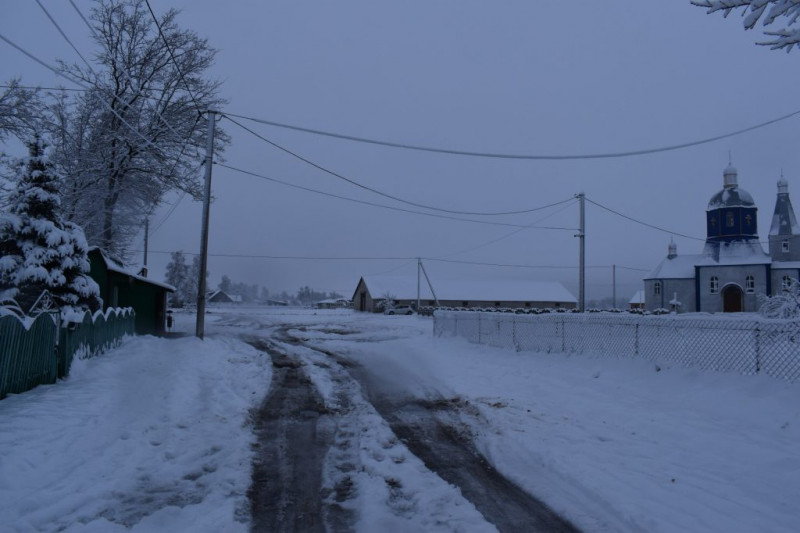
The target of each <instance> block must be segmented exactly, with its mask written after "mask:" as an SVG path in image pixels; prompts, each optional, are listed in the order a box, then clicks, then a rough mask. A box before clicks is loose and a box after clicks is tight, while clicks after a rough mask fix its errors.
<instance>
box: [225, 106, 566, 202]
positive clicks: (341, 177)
mask: <svg viewBox="0 0 800 533" xmlns="http://www.w3.org/2000/svg"><path fill="white" fill-rule="evenodd" d="M222 116H223V117H225V118H227V119H228V120H230V121H231V122H233V123H234V124H236V125H237V126H239V127H240V128H242V129H243V130H245V131H247V132H249V133H251V134H252V135H254V136H256V137H258V138H259V139H261V140H262V141H264V142H266V143H268V144H270V145H271V146H274V147H275V148H277V149H278V150H281V151H283V152H285V153H287V154H289V155H291V156H292V157H295V158H297V159H299V160H300V161H302V162H304V163H306V164H308V165H311V166H312V167H314V168H316V169H318V170H321V171H322V172H325V173H326V174H330V175H331V176H333V177H335V178H338V179H340V180H343V181H346V182H347V183H349V184H351V185H355V186H356V187H358V188H360V189H364V190H365V191H369V192H371V193H374V194H377V195H379V196H383V197H384V198H389V199H390V200H394V201H396V202H400V203H403V204H407V205H411V206H414V207H420V208H422V209H430V210H431V211H439V212H442V213H450V214H452V215H469V216H502V215H520V214H523V213H532V212H534V211H540V210H542V209H547V208H548V207H553V206H556V205H560V204H563V203H566V202H569V201H570V200H572V198H568V199H566V200H562V201H560V202H556V203H553V204H550V205H544V206H541V207H534V208H531V209H520V210H517V211H503V212H495V213H487V212H483V211H459V210H454V209H444V208H441V207H435V206H430V205H425V204H420V203H417V202H412V201H409V200H404V199H403V198H399V197H397V196H393V195H391V194H387V193H385V192H382V191H379V190H378V189H373V188H372V187H368V186H366V185H364V184H363V183H359V182H357V181H355V180H353V179H351V178H348V177H346V176H344V175H342V174H339V173H338V172H334V171H333V170H330V169H328V168H325V167H323V166H322V165H319V164H317V163H314V162H313V161H311V160H310V159H308V158H306V157H303V156H301V155H300V154H298V153H296V152H293V151H291V150H289V149H288V148H284V147H283V146H281V145H279V144H277V143H274V142H272V141H270V140H269V139H267V138H266V137H264V136H263V135H260V134H259V133H257V132H255V131H253V130H251V129H250V128H248V127H247V126H245V125H243V124H241V123H239V122H237V121H235V120H233V119H232V118H230V117H229V116H227V114H225V113H223V114H222Z"/></svg>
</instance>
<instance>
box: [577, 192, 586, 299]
mask: <svg viewBox="0 0 800 533" xmlns="http://www.w3.org/2000/svg"><path fill="white" fill-rule="evenodd" d="M576 197H577V198H578V200H580V226H579V228H580V229H579V230H578V234H577V235H575V236H576V237H578V239H580V259H579V264H578V311H579V312H580V313H583V312H584V311H585V310H586V307H585V298H586V195H585V194H584V193H583V192H581V193H579V194H577V195H576Z"/></svg>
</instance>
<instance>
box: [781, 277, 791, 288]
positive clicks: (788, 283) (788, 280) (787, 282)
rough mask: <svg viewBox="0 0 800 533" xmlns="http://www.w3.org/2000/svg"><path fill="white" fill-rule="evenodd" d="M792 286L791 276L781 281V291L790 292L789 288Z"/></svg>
mask: <svg viewBox="0 0 800 533" xmlns="http://www.w3.org/2000/svg"><path fill="white" fill-rule="evenodd" d="M791 286H792V278H790V277H789V276H783V279H782V280H781V289H783V290H785V291H788V290H789V287H791Z"/></svg>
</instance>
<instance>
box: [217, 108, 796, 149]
mask: <svg viewBox="0 0 800 533" xmlns="http://www.w3.org/2000/svg"><path fill="white" fill-rule="evenodd" d="M226 115H229V116H231V117H237V118H241V119H244V120H250V121H252V122H258V123H260V124H266V125H268V126H275V127H277V128H284V129H290V130H295V131H301V132H304V133H311V134H314V135H322V136H326V137H333V138H336V139H343V140H347V141H355V142H360V143H368V144H374V145H379V146H388V147H391V148H402V149H405V150H416V151H421V152H433V153H439V154H449V155H460V156H468V157H486V158H495V159H533V160H556V161H558V160H570V159H572V160H575V159H614V158H622V157H633V156H640V155H648V154H657V153H660V152H669V151H673V150H681V149H683V148H690V147H692V146H699V145H701V144H708V143H711V142H714V141H720V140H722V139H727V138H729V137H734V136H736V135H741V134H743V133H747V132H749V131H753V130H757V129H759V128H763V127H765V126H769V125H772V124H775V123H777V122H781V121H783V120H787V119H790V118H792V117H794V116H797V115H800V110H797V111H793V112H791V113H788V114H786V115H782V116H780V117H777V118H774V119H771V120H768V121H766V122H761V123H759V124H756V125H754V126H749V127H747V128H743V129H740V130H736V131H732V132H729V133H724V134H722V135H715V136H713V137H708V138H705V139H699V140H696V141H689V142H683V143H678V144H673V145H667V146H661V147H655V148H646V149H642V150H626V151H621V152H608V153H596V154H565V155H552V154H509V153H498V152H482V151H471V150H455V149H449V148H440V147H434V146H422V145H416V144H409V143H399V142H391V141H382V140H378V139H370V138H366V137H357V136H355V135H345V134H342V133H334V132H330V131H324V130H318V129H313V128H304V127H301V126H292V125H290V124H284V123H281V122H275V121H272V120H265V119H261V118H254V117H248V116H245V115H237V114H235V113H230V112H226Z"/></svg>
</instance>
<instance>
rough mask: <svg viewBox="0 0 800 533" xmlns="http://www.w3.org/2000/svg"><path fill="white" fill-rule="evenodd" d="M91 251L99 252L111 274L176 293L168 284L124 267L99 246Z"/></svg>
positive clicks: (93, 247) (90, 249) (91, 248)
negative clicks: (122, 275) (121, 275)
mask: <svg viewBox="0 0 800 533" xmlns="http://www.w3.org/2000/svg"><path fill="white" fill-rule="evenodd" d="M89 251H90V252H92V251H97V252H98V253H99V254H100V257H102V258H103V262H104V263H105V265H106V268H107V269H108V270H109V271H111V272H116V273H118V274H125V275H126V276H130V277H132V278H134V279H136V280H138V281H141V282H142V283H149V284H150V285H155V286H157V287H162V288H164V289H167V290H168V291H170V292H175V287H173V286H172V285H169V284H167V283H161V282H159V281H153V280H152V279H150V278H146V277H144V276H140V275H139V274H137V273H135V272H134V271H133V270H131V269H130V268H128V267H126V266H125V265H123V264H122V262H121V261H119V260H118V259H114V258H112V257H110V256H109V255H108V254H107V253H106V252H105V251H104V250H103V249H102V248H99V247H97V246H92V247H90V248H89Z"/></svg>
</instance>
